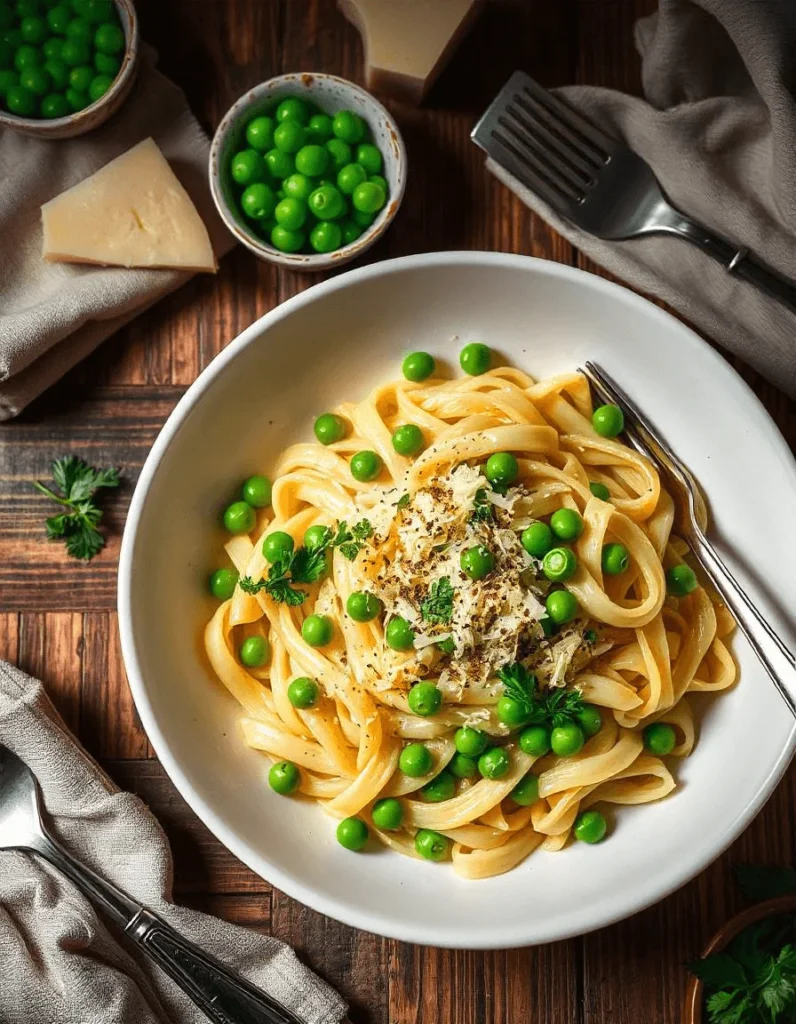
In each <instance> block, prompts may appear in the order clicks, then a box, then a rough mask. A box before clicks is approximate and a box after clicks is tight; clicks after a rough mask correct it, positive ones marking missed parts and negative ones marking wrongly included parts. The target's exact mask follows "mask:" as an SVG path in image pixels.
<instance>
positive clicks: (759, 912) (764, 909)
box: [682, 896, 796, 1024]
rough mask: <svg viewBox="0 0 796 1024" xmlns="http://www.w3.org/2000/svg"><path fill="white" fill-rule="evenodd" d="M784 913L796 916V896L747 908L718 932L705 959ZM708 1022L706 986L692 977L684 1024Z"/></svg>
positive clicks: (688, 990) (706, 951)
mask: <svg viewBox="0 0 796 1024" xmlns="http://www.w3.org/2000/svg"><path fill="white" fill-rule="evenodd" d="M784 914H796V896H777V897H775V898H774V899H772V900H765V901H764V902H763V903H756V904H755V905H754V906H753V907H747V909H746V910H743V911H741V913H740V914H737V915H736V916H735V917H731V918H730V920H729V921H727V923H726V924H725V925H723V927H721V928H720V929H719V930H718V931H717V932H716V934H715V935H714V936H713V938H712V939H711V940H710V942H709V943H708V945H707V947H706V948H705V949H704V950H703V952H702V957H703V958H704V957H706V956H710V954H711V953H720V952H721V951H722V950H723V949H726V948H727V946H729V944H730V943H731V942H732V940H733V939H734V938H736V937H737V936H738V935H740V934H741V932H742V931H743V930H744V929H745V928H748V927H749V925H751V924H755V923H756V922H757V921H762V920H763V919H764V918H766V917H779V916H780V915H784ZM707 1019H708V1018H707V1014H706V1013H705V986H704V985H703V984H702V982H701V981H700V980H699V979H698V978H695V977H693V976H692V977H691V979H690V981H689V982H688V989H687V990H686V994H685V1003H684V1004H683V1016H682V1024H705V1022H706V1021H707Z"/></svg>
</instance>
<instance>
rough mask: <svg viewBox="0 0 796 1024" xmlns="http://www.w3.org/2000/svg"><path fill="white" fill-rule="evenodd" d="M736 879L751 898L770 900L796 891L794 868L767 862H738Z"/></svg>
mask: <svg viewBox="0 0 796 1024" xmlns="http://www.w3.org/2000/svg"><path fill="white" fill-rule="evenodd" d="M735 879H736V881H737V882H738V885H739V886H740V888H741V892H742V893H743V894H744V896H746V898H747V899H749V900H754V901H755V902H757V901H758V900H770V899H773V898H774V897H775V896H790V895H791V894H792V893H795V892H796V871H794V869H793V868H783V867H774V866H771V865H765V864H736V865H735Z"/></svg>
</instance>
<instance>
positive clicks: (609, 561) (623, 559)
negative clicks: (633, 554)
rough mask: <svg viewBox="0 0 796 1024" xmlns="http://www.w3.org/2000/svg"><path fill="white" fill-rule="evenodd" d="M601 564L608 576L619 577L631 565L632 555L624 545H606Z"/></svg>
mask: <svg viewBox="0 0 796 1024" xmlns="http://www.w3.org/2000/svg"><path fill="white" fill-rule="evenodd" d="M601 564H602V569H603V572H604V573H605V574H606V575H607V576H618V575H619V574H620V573H623V572H624V571H625V569H627V567H628V565H629V564H630V555H629V554H628V553H627V548H626V547H625V546H624V544H606V545H605V547H604V548H603V551H602V557H601Z"/></svg>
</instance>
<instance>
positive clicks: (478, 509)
mask: <svg viewBox="0 0 796 1024" xmlns="http://www.w3.org/2000/svg"><path fill="white" fill-rule="evenodd" d="M494 518H495V507H494V505H493V504H492V502H491V501H490V500H489V498H487V496H486V488H485V487H479V488H478V490H477V491H476V492H475V498H474V499H473V510H472V512H471V513H470V522H471V523H491V522H492V520H493V519H494Z"/></svg>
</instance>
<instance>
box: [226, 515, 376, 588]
mask: <svg viewBox="0 0 796 1024" xmlns="http://www.w3.org/2000/svg"><path fill="white" fill-rule="evenodd" d="M372 533H373V527H372V526H371V524H370V523H369V522H368V520H367V519H361V520H360V521H359V522H358V523H356V525H355V526H353V527H352V528H351V529H350V530H349V529H348V527H347V526H346V524H345V522H342V523H340V524H339V526H338V527H337V531H336V532H335V531H333V530H330V529H328V528H327V530H326V533H325V534H324V537H323V540H322V541H321V542H320V544H315V545H314V546H313V547H311V548H306V547H301V548H296V550H295V551H292V552H291V553H290V554H289V555H286V556H285V557H284V558H280V559H278V560H277V561H276V562H274V563H273V565H272V566H271V568H270V569H269V570H268V577H267V579H261V580H253V579H252V578H251V576H244V577H243V579H242V580H240V588H241V590H243V591H244V592H245V593H247V594H258V593H259V592H260V591H261V590H264V591H265V592H266V594H268V596H269V597H270V598H272V599H273V600H274V601H278V602H281V603H283V604H287V605H298V604H302V603H303V602H304V601H305V600H306V598H307V591H306V590H299V589H297V587H296V584H297V583H317V582H318V580H319V579H320V578H321V576H323V574H324V573H325V572H326V566H327V561H326V553H327V551H328V550H329V549H330V548H333V547H336V548H339V549H340V554H342V555H343V557H344V558H348V559H354V558H356V556H357V555H358V554H359V550H360V548H361V547H362V545H363V543H364V542H365V541H366V540H367V538H368V537H370V536H371V535H372Z"/></svg>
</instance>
